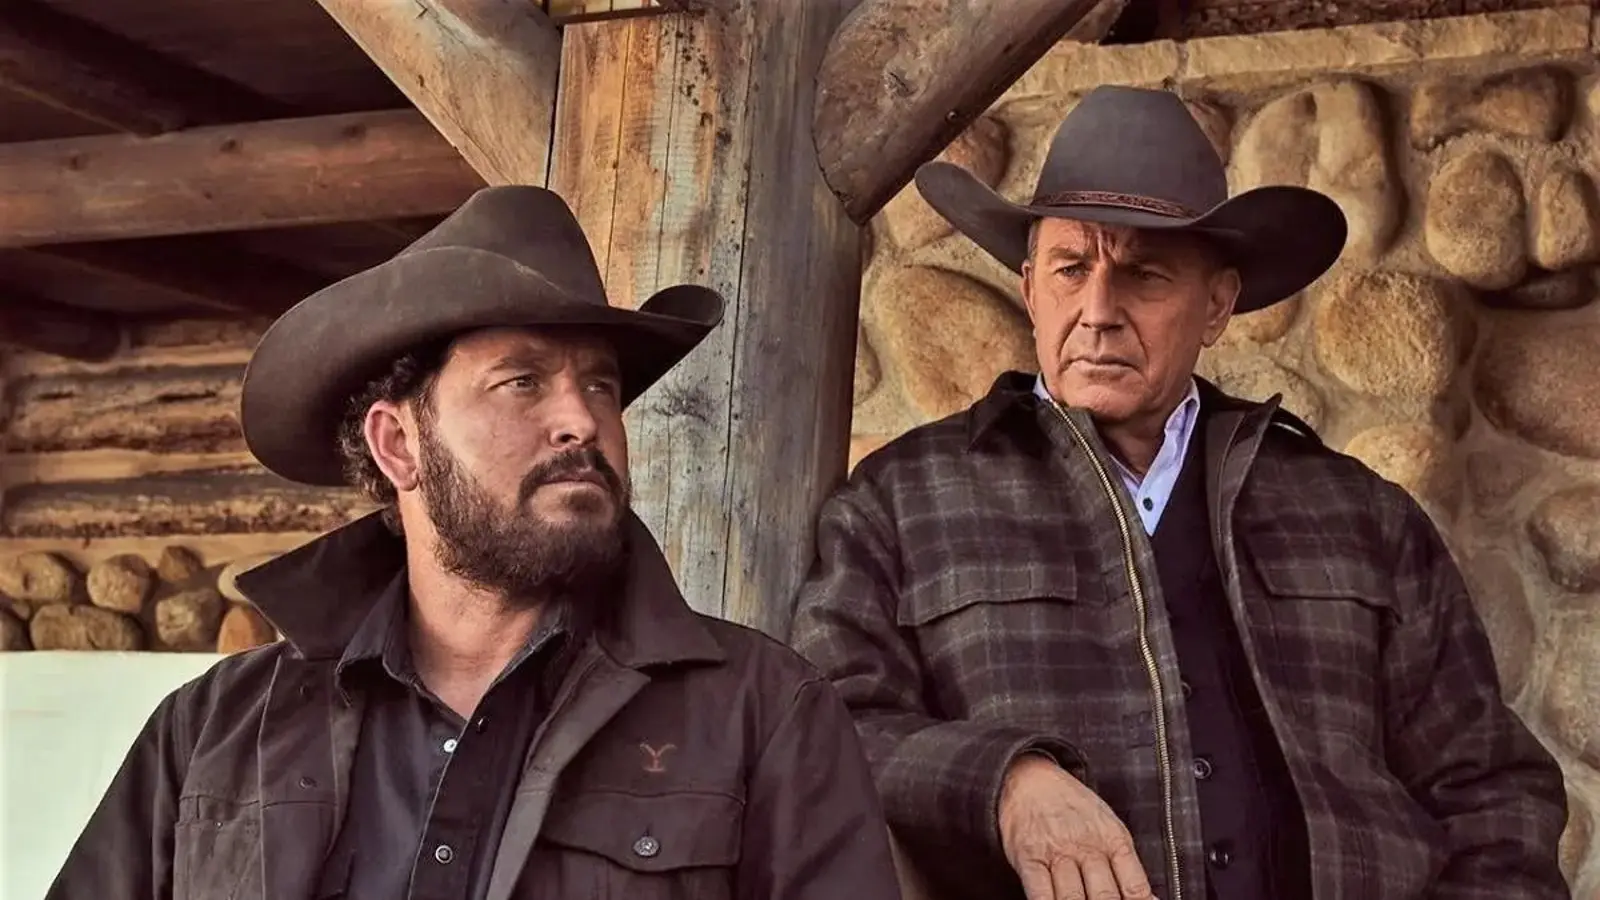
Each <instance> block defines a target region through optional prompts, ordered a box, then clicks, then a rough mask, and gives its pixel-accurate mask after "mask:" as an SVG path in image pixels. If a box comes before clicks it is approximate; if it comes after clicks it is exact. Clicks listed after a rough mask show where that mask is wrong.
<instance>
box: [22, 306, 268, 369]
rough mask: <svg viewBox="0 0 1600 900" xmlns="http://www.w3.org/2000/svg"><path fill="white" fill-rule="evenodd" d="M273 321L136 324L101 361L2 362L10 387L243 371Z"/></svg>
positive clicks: (29, 358)
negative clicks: (178, 370) (61, 379)
mask: <svg viewBox="0 0 1600 900" xmlns="http://www.w3.org/2000/svg"><path fill="white" fill-rule="evenodd" d="M268 324H269V322H268V321H267V320H263V319H251V318H228V319H219V318H208V319H165V320H149V319H130V320H128V321H127V322H126V323H125V324H124V326H123V333H124V343H123V346H122V348H121V349H120V350H118V351H117V354H116V355H115V356H113V357H111V358H110V359H107V360H103V361H101V362H82V361H79V360H72V359H66V358H64V357H60V356H54V355H50V354H46V353H40V352H37V351H34V352H11V353H6V354H4V355H3V357H0V373H3V376H4V380H5V381H6V382H7V383H14V382H16V381H19V380H22V379H25V378H39V377H44V376H49V375H107V374H115V373H117V372H120V371H122V370H125V369H157V368H163V367H168V366H231V367H234V368H235V369H239V368H240V367H242V366H244V364H245V363H247V362H249V360H250V351H251V350H252V349H253V348H254V347H255V345H256V342H257V341H258V340H260V339H261V335H262V333H263V332H264V331H265V330H266V327H267V325H268Z"/></svg>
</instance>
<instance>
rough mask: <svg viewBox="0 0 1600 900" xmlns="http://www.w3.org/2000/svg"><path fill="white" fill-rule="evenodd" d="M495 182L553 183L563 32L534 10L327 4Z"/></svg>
mask: <svg viewBox="0 0 1600 900" xmlns="http://www.w3.org/2000/svg"><path fill="white" fill-rule="evenodd" d="M318 2H319V3H321V4H322V8H323V9H325V10H327V12H328V14H329V15H331V16H332V17H333V19H334V21H336V22H338V23H339V26H340V27H341V28H343V29H344V30H345V32H346V33H347V34H349V35H350V37H351V39H352V40H354V41H355V42H356V44H357V45H359V46H360V47H361V49H362V50H364V51H366V54H367V56H369V57H371V59H372V61H373V62H374V63H376V64H377V66H378V68H380V69H382V70H383V72H384V74H385V75H388V76H389V80H390V81H393V82H394V83H395V85H396V86H397V87H399V88H400V90H401V91H402V92H404V93H405V95H406V97H407V98H408V99H410V100H411V102H412V103H413V104H414V105H415V106H416V107H417V109H419V110H421V111H422V114H423V115H425V116H427V118H428V121H429V122H431V123H433V126H434V127H435V128H437V129H438V130H439V133H440V134H442V135H444V136H445V138H446V139H447V140H448V141H449V142H450V144H451V145H453V146H454V147H455V148H456V149H457V150H458V151H460V153H461V155H462V156H463V157H465V158H466V160H467V162H468V163H470V164H471V165H472V167H473V168H474V169H476V170H477V171H478V173H479V174H480V175H482V176H483V178H484V179H485V180H486V181H488V182H489V183H491V184H509V183H516V184H541V185H542V184H544V182H545V175H546V173H547V172H548V170H549V160H550V134H551V129H552V128H553V127H554V125H555V103H556V76H557V74H558V73H559V72H560V70H561V32H560V31H559V30H557V28H556V27H555V25H554V24H553V23H552V22H551V21H550V17H549V16H547V15H545V13H544V12H543V11H541V10H540V9H539V8H538V7H536V6H534V5H533V4H532V3H506V2H504V0H318Z"/></svg>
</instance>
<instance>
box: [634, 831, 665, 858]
mask: <svg viewBox="0 0 1600 900" xmlns="http://www.w3.org/2000/svg"><path fill="white" fill-rule="evenodd" d="M633 852H634V853H636V854H638V855H639V856H642V857H644V858H645V859H649V858H650V857H652V856H655V855H656V854H657V853H660V852H661V842H660V841H658V840H656V839H655V838H653V837H651V836H649V835H645V836H644V837H642V838H639V839H638V840H637V841H634V842H633Z"/></svg>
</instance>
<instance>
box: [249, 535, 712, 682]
mask: <svg viewBox="0 0 1600 900" xmlns="http://www.w3.org/2000/svg"><path fill="white" fill-rule="evenodd" d="M624 528H625V530H626V537H627V540H628V544H629V547H630V548H631V552H630V553H629V556H628V570H627V573H626V575H625V576H624V579H623V586H622V594H623V596H622V598H621V603H620V605H619V607H618V609H617V611H616V613H615V615H613V616H612V617H610V620H609V623H608V624H607V626H606V627H605V629H604V630H602V631H601V632H600V633H598V634H597V635H596V639H597V641H598V643H599V644H600V645H601V646H602V647H603V648H604V649H605V651H606V652H607V653H608V654H609V655H610V656H611V657H612V658H613V659H615V660H616V661H617V662H618V663H620V664H622V665H623V666H626V667H628V668H633V669H639V668H646V667H650V666H656V665H665V664H669V663H679V662H708V663H715V662H721V661H722V660H723V659H724V658H725V654H724V652H723V649H722V646H721V645H720V644H719V643H717V641H716V639H715V638H714V637H713V636H712V635H711V632H710V631H709V630H708V629H707V628H706V627H705V624H704V623H703V622H702V621H701V617H700V616H699V614H697V613H696V612H694V610H692V609H690V608H689V604H688V603H687V602H685V601H684V599H683V595H682V593H680V592H679V590H678V585H677V582H676V580H675V579H674V578H673V576H672V570H671V569H670V568H669V567H668V565H667V560H666V557H665V556H663V555H662V553H661V548H660V546H659V545H658V544H657V543H656V541H655V538H654V537H653V536H652V535H651V534H650V530H649V529H648V528H646V527H645V525H644V523H643V522H641V521H640V520H639V518H638V516H637V515H635V514H634V513H633V511H632V510H629V511H628V513H627V515H626V519H625V521H624ZM405 566H406V549H405V542H404V541H403V540H401V539H400V538H399V537H398V536H396V535H395V534H393V533H392V532H390V531H389V529H388V528H387V527H386V526H385V525H384V524H383V521H382V519H381V518H380V516H379V514H378V513H371V514H369V515H366V516H363V517H362V518H360V519H357V520H356V521H354V522H351V523H350V524H348V525H344V526H342V527H340V528H336V529H334V530H333V531H331V532H329V533H327V534H325V535H323V536H321V537H319V538H317V539H315V540H313V541H311V542H309V543H307V544H304V545H302V546H300V547H298V548H296V549H294V550H291V551H290V552H288V553H285V554H283V555H282V556H279V557H277V558H276V559H273V560H271V561H269V562H266V563H263V564H262V565H259V566H257V567H255V568H253V569H251V570H249V571H248V572H245V573H243V574H241V575H240V576H239V580H238V583H239V589H240V591H241V592H243V593H244V594H245V596H247V597H248V598H249V599H250V601H251V602H252V603H254V604H255V605H256V607H257V608H258V609H259V610H260V611H261V613H262V615H264V616H266V617H267V619H268V620H269V621H271V622H272V624H273V625H274V626H276V627H277V629H278V630H279V631H280V632H282V633H283V636H284V637H285V638H286V639H287V640H288V642H289V643H290V645H291V646H293V647H294V649H295V650H296V651H298V652H299V653H300V655H301V656H303V657H305V658H306V659H323V660H331V659H337V658H338V657H339V656H341V655H342V654H343V653H344V650H345V647H346V646H347V645H348V644H349V642H350V640H351V639H352V638H353V637H354V636H355V634H356V632H357V630H358V629H359V628H360V627H361V623H362V622H363V621H364V620H365V618H366V616H367V614H368V613H369V612H370V611H371V609H372V606H373V604H375V603H376V602H377V601H378V599H379V598H380V597H381V596H382V595H383V592H384V590H385V589H386V588H388V587H389V586H390V585H391V584H392V583H393V582H394V581H395V579H396V578H397V577H399V576H401V575H402V574H403V573H404V570H405Z"/></svg>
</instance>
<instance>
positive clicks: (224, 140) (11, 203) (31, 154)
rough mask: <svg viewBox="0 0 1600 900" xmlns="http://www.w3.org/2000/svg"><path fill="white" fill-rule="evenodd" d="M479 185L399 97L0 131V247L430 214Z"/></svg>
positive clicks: (455, 203) (451, 150) (444, 209)
mask: <svg viewBox="0 0 1600 900" xmlns="http://www.w3.org/2000/svg"><path fill="white" fill-rule="evenodd" d="M482 184H483V180H482V179H481V178H479V177H478V176H477V175H476V174H474V173H473V171H472V169H471V168H470V167H469V166H468V165H467V164H466V163H465V162H464V161H463V160H462V159H461V156H460V154H458V153H456V151H455V150H454V148H452V147H451V146H450V145H449V144H448V143H447V142H445V140H444V139H443V138H441V137H440V136H439V134H438V132H436V131H434V129H433V126H431V125H429V124H428V121H427V120H426V119H424V118H423V117H422V116H421V115H420V114H418V113H416V112H413V111H410V110H396V111H384V112H373V113H353V114H347V115H338V116H318V117H314V118H306V119H280V120H276V121H271V122H256V123H250V124H244V125H228V126H218V127H211V128H195V129H191V130H188V131H180V132H174V133H172V134H168V135H162V136H160V137H155V138H140V137H131V136H125V135H113V136H104V137H100V136H97V137H87V138H71V139H67V140H56V141H33V142H24V143H18V144H0V247H19V246H28V245H32V244H49V243H68V242H74V241H91V240H107V239H116V238H130V237H148V236H153V235H166V234H192V233H203V232H215V231H234V230H242V229H252V228H269V227H277V226H286V225H308V224H316V223H324V222H350V221H358V220H362V219H377V218H399V217H404V216H421V215H434V214H439V213H444V212H448V211H449V210H452V209H454V208H455V207H457V206H459V205H460V204H461V202H462V201H463V200H465V199H466V198H467V197H468V196H469V195H471V193H472V192H473V191H474V190H476V189H477V188H479V187H481V186H482Z"/></svg>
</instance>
